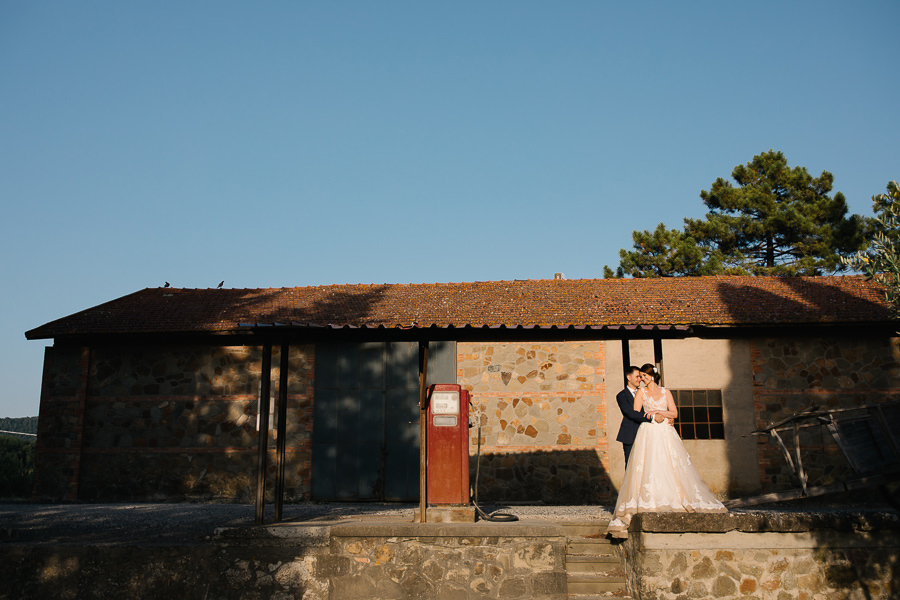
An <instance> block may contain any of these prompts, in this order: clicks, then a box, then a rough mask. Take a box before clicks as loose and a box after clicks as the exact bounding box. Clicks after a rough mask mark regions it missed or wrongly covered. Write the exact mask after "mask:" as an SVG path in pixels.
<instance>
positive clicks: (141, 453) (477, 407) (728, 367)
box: [26, 277, 900, 504]
mask: <svg viewBox="0 0 900 600" xmlns="http://www.w3.org/2000/svg"><path fill="white" fill-rule="evenodd" d="M895 331H896V330H895V324H894V323H892V322H891V320H890V314H889V311H888V310H887V307H886V305H885V303H884V300H883V294H882V290H881V289H880V288H879V287H878V286H877V285H876V284H873V283H871V282H866V281H865V280H863V279H862V278H859V277H797V278H780V277H684V278H665V279H620V280H614V279H608V280H565V279H554V280H527V281H493V282H477V283H446V284H421V285H334V286H319V287H304V288H280V289H173V288H155V289H145V290H141V291H138V292H135V293H133V294H130V295H127V296H124V297H122V298H119V299H117V300H113V301H111V302H108V303H105V304H101V305H99V306H96V307H94V308H90V309H88V310H85V311H82V312H79V313H76V314H74V315H71V316H68V317H65V318H62V319H59V320H57V321H53V322H50V323H47V324H46V325H43V326H41V327H38V328H36V329H33V330H31V331H29V332H27V333H26V336H27V338H28V339H32V340H38V339H48V340H53V345H52V346H49V347H47V348H46V353H45V360H44V374H43V384H42V394H41V408H40V423H39V438H38V450H37V461H38V463H37V476H36V483H35V495H36V497H38V498H41V499H53V500H82V501H150V500H185V499H191V500H194V499H196V500H215V501H234V502H247V501H249V500H250V499H251V498H253V497H254V495H255V486H256V479H255V477H256V464H257V462H256V458H257V453H258V449H257V439H258V433H257V431H258V429H257V428H258V427H260V426H263V427H266V426H268V427H270V428H274V426H275V425H274V421H273V419H271V418H270V420H269V423H268V424H266V423H260V422H259V413H260V410H261V408H262V407H263V403H265V402H268V403H269V405H270V407H272V410H270V411H269V412H270V414H271V415H275V414H277V412H278V411H276V410H274V408H275V405H276V399H278V398H285V399H286V402H285V407H286V410H285V416H286V418H285V422H284V432H285V435H284V440H283V443H284V456H285V477H284V495H285V498H286V499H287V500H289V501H291V500H308V499H313V500H354V501H357V500H416V499H417V498H418V477H419V472H418V455H419V433H418V410H417V401H418V393H419V388H418V368H419V362H418V356H419V347H420V345H425V344H427V345H428V348H429V357H430V358H429V361H428V374H427V380H428V383H459V384H461V385H463V386H464V387H465V388H467V389H468V390H470V392H471V394H472V414H473V416H474V419H473V420H474V422H475V424H476V425H477V426H476V427H473V428H472V429H470V434H471V435H470V437H471V443H470V454H471V460H470V463H471V466H472V470H473V475H474V469H475V466H476V462H477V465H478V467H479V488H478V489H479V494H480V498H481V499H482V500H493V501H500V502H512V501H524V502H546V503H556V504H571V503H598V504H611V503H612V502H613V501H614V500H615V493H616V486H617V485H618V483H619V482H620V481H621V478H622V475H623V471H624V464H623V462H624V461H623V457H622V451H621V445H620V444H619V443H617V442H616V441H615V434H616V432H617V430H618V426H619V422H620V419H621V416H620V414H619V412H618V409H617V406H616V403H615V395H616V393H617V392H618V391H619V390H621V389H622V387H623V367H624V366H625V365H628V364H637V365H640V364H642V363H647V362H653V363H656V364H658V365H659V366H660V368H661V371H662V374H663V379H664V380H663V384H664V385H665V386H666V387H668V388H670V389H672V390H673V392H674V394H675V397H676V401H677V403H678V405H679V411H680V415H679V419H678V427H679V430H680V433H681V435H682V437H683V439H684V440H685V445H686V447H687V449H688V451H689V452H690V454H691V456H692V458H693V460H694V462H695V464H696V465H697V467H698V469H699V470H700V472H701V474H702V475H703V477H704V479H705V480H706V482H707V483H708V484H709V485H710V487H711V488H712V489H713V490H714V491H716V492H717V493H719V494H720V495H721V496H722V497H738V496H742V495H748V494H754V493H758V492H761V491H775V490H781V489H786V488H790V487H794V486H795V482H792V481H791V479H790V476H789V474H790V471H789V469H788V468H787V466H786V465H785V464H784V462H785V461H784V459H783V457H782V455H781V451H780V450H779V449H778V448H776V447H775V446H773V445H772V444H771V443H770V442H769V441H768V439H766V438H764V437H759V436H751V435H749V434H750V433H751V432H752V431H754V430H756V429H758V428H760V427H763V426H765V425H766V424H767V423H769V422H772V421H773V420H775V419H778V418H780V417H783V416H785V415H788V414H791V413H793V412H795V411H798V410H801V409H803V408H806V407H808V406H810V405H817V406H825V407H843V406H857V405H861V404H871V403H880V402H884V401H886V400H890V399H893V398H894V397H895V395H896V394H897V392H898V390H900V364H898V358H900V357H898V349H897V338H896V337H894V336H895V335H896V334H895ZM268 365H271V367H269V366H268ZM282 371H284V373H283V372H282ZM263 373H269V374H270V376H269V378H270V382H271V383H270V382H268V381H267V382H263V381H262V379H263V375H262V374H263ZM281 388H284V389H281ZM266 389H268V390H269V392H270V393H269V394H268V395H269V397H268V398H263V397H262V395H263V392H262V390H266ZM478 426H480V427H478ZM479 432H480V435H481V438H480V442H481V454H480V456H479V457H476V456H475V452H476V446H477V442H478V441H479V438H478V434H479ZM276 443H277V440H274V439H273V440H272V441H271V446H270V448H269V452H271V453H274V450H275V444H276ZM804 445H805V448H806V450H809V451H810V453H809V454H810V455H811V456H812V457H813V459H812V460H811V462H810V463H809V465H808V470H809V472H810V476H811V477H810V484H813V483H829V482H830V481H831V480H833V479H834V478H836V477H840V476H841V473H842V471H841V469H842V468H843V467H842V466H841V462H842V460H841V457H840V456H839V453H838V452H837V451H836V449H835V448H834V447H832V445H830V444H828V442H827V440H826V439H824V438H823V437H815V436H806V437H805V438H804ZM270 462H272V461H270ZM473 481H474V477H473Z"/></svg>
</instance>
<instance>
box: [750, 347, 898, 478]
mask: <svg viewBox="0 0 900 600" xmlns="http://www.w3.org/2000/svg"><path fill="white" fill-rule="evenodd" d="M751 356H752V361H753V392H754V403H755V406H756V414H757V427H759V428H763V427H765V426H766V425H767V424H769V423H773V422H777V421H779V420H781V419H783V418H785V417H788V416H790V415H792V414H794V413H797V412H800V411H802V410H804V409H807V408H809V407H810V406H815V407H818V408H820V409H838V408H851V407H857V406H861V405H865V404H876V403H881V402H885V401H888V400H895V399H896V398H897V397H898V394H900V353H898V338H889V337H881V338H868V339H858V338H810V339H803V338H792V339H781V338H779V339H759V340H754V341H753V343H752V350H751ZM786 441H787V440H786ZM789 447H792V444H789ZM758 452H759V464H760V477H761V480H762V486H763V489H764V490H765V491H767V492H769V491H777V490H784V489H789V488H795V487H797V486H798V485H799V483H798V482H797V481H795V480H794V479H793V477H792V475H791V469H790V467H789V466H788V465H787V462H786V460H785V458H784V455H783V453H782V451H781V450H780V448H779V447H778V445H777V443H775V442H774V441H772V440H771V439H770V438H769V437H768V436H760V437H759V438H758ZM801 457H802V459H803V464H804V468H805V470H806V471H807V474H808V476H809V481H808V485H811V486H812V485H829V484H832V483H835V482H836V481H840V480H841V479H843V478H846V477H848V476H852V475H853V473H852V471H851V470H850V469H849V466H848V464H847V461H846V459H845V458H844V455H843V454H842V452H841V450H840V448H838V447H837V445H836V444H835V443H834V439H833V437H832V436H831V435H830V434H829V433H828V431H827V430H826V429H825V428H824V427H816V428H809V429H805V430H803V431H802V435H801Z"/></svg>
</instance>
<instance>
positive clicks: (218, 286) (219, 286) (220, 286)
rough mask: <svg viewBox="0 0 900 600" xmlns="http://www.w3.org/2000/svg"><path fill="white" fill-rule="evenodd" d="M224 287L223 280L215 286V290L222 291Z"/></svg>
mask: <svg viewBox="0 0 900 600" xmlns="http://www.w3.org/2000/svg"><path fill="white" fill-rule="evenodd" d="M223 285H225V280H224V279H223V280H222V281H220V282H219V285H217V286H216V289H222V286H223Z"/></svg>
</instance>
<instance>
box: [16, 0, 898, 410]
mask: <svg viewBox="0 0 900 600" xmlns="http://www.w3.org/2000/svg"><path fill="white" fill-rule="evenodd" d="M898 23H900V3H898V2H896V1H893V0H884V1H865V0H863V1H861V2H846V1H840V2H836V1H830V0H824V1H815V2H813V1H798V2H795V1H787V2H785V1H783V0H781V1H777V2H776V1H768V0H764V1H759V2H753V3H749V4H748V3H736V2H721V1H715V2H712V1H710V2H640V1H638V2H605V1H599V0H596V1H590V2H589V1H579V2H566V1H561V2H528V1H523V0H516V1H502V0H496V1H489V2H466V1H460V2H444V3H436V2H412V1H409V2H392V1H384V2H345V1H341V2H302V1H295V2H281V1H275V0H273V1H270V2H264V3H263V2H254V3H251V2H231V1H221V0H216V1H208V2H201V1H197V2H184V1H178V2H174V1H165V0H156V1H153V2H119V1H107V2H92V1H89V0H79V2H70V1H56V2H54V1H42V2H31V1H16V0H7V1H5V2H2V3H0V199H2V206H3V219H2V220H0V252H2V266H0V275H2V281H3V294H2V295H0V303H2V304H0V315H2V317H0V318H2V320H0V416H13V417H18V416H31V415H36V414H38V403H39V394H40V379H41V368H42V362H43V347H44V346H45V345H47V344H46V343H45V342H43V341H33V342H29V341H26V340H25V336H24V332H25V331H26V330H28V329H31V328H33V327H37V326H38V325H41V324H43V323H46V322H49V321H51V320H54V319H57V318H60V317H63V316H66V315H69V314H71V313H74V312H77V311H79V310H82V309H85V308H88V307H91V306H95V305H97V304H100V303H102V302H105V301H107V300H111V299H113V298H117V297H120V296H123V295H125V294H128V293H131V292H133V291H136V290H139V289H143V288H146V287H156V286H160V285H163V283H164V282H165V281H169V282H171V283H172V285H173V286H176V287H190V288H204V287H215V286H216V284H218V283H219V281H222V280H225V286H226V287H282V286H304V285H320V284H331V283H428V282H444V281H485V280H500V279H540V278H552V277H553V274H554V273H556V272H562V273H564V274H565V275H566V277H569V278H591V277H601V276H602V269H603V265H604V264H609V265H610V266H616V265H617V264H618V251H619V249H620V248H623V247H628V248H630V247H631V232H632V231H633V230H635V229H640V230H644V229H653V228H655V226H656V224H657V223H660V222H664V223H666V224H667V225H668V226H670V227H679V228H680V227H681V225H682V219H683V218H684V217H689V216H690V217H699V216H702V215H703V213H704V211H703V205H702V202H701V201H700V198H699V193H700V191H701V190H703V189H709V187H710V185H711V184H712V182H713V181H715V179H716V178H717V177H726V178H727V177H729V176H730V174H731V171H732V169H733V168H734V167H735V166H736V165H738V164H743V163H746V162H748V161H750V160H751V159H752V158H753V156H754V155H756V154H759V153H761V152H764V151H766V150H769V149H775V150H780V151H782V152H784V153H785V155H786V156H787V158H788V161H789V163H790V164H791V165H794V166H803V167H806V168H807V169H808V170H809V171H810V172H811V173H813V174H815V175H818V174H819V173H821V172H822V171H823V170H827V171H830V172H831V173H833V174H834V176H835V189H836V190H840V191H842V192H843V193H844V194H845V195H846V197H847V200H848V203H849V205H850V210H851V212H854V213H858V214H865V215H871V214H872V211H871V200H870V198H871V196H872V195H873V194H878V193H881V192H883V191H884V189H885V186H886V184H887V182H888V181H890V180H892V179H900V144H898V143H897V141H898V133H900V111H898V110H897V98H898V97H900V93H898V92H900V77H898V75H900V60H898V57H900V36H898V35H897V31H896V26H897V24H898Z"/></svg>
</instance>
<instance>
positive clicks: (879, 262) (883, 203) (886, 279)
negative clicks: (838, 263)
mask: <svg viewBox="0 0 900 600" xmlns="http://www.w3.org/2000/svg"><path fill="white" fill-rule="evenodd" d="M872 204H873V205H874V206H873V210H874V211H875V224H874V228H875V232H874V234H873V235H872V242H871V244H870V245H869V248H868V250H866V251H865V252H857V253H856V254H855V255H854V256H852V257H849V258H844V259H843V262H844V264H845V265H847V266H848V267H849V268H853V269H856V270H858V271H860V272H862V273H863V274H864V275H865V276H866V278H868V279H874V280H875V281H878V282H879V283H881V285H883V286H884V293H885V299H886V300H887V301H888V303H889V304H890V305H891V308H892V309H893V311H894V316H895V317H898V318H900V185H898V184H897V182H896V181H891V182H889V183H888V184H887V193H886V194H879V195H877V196H872Z"/></svg>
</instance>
